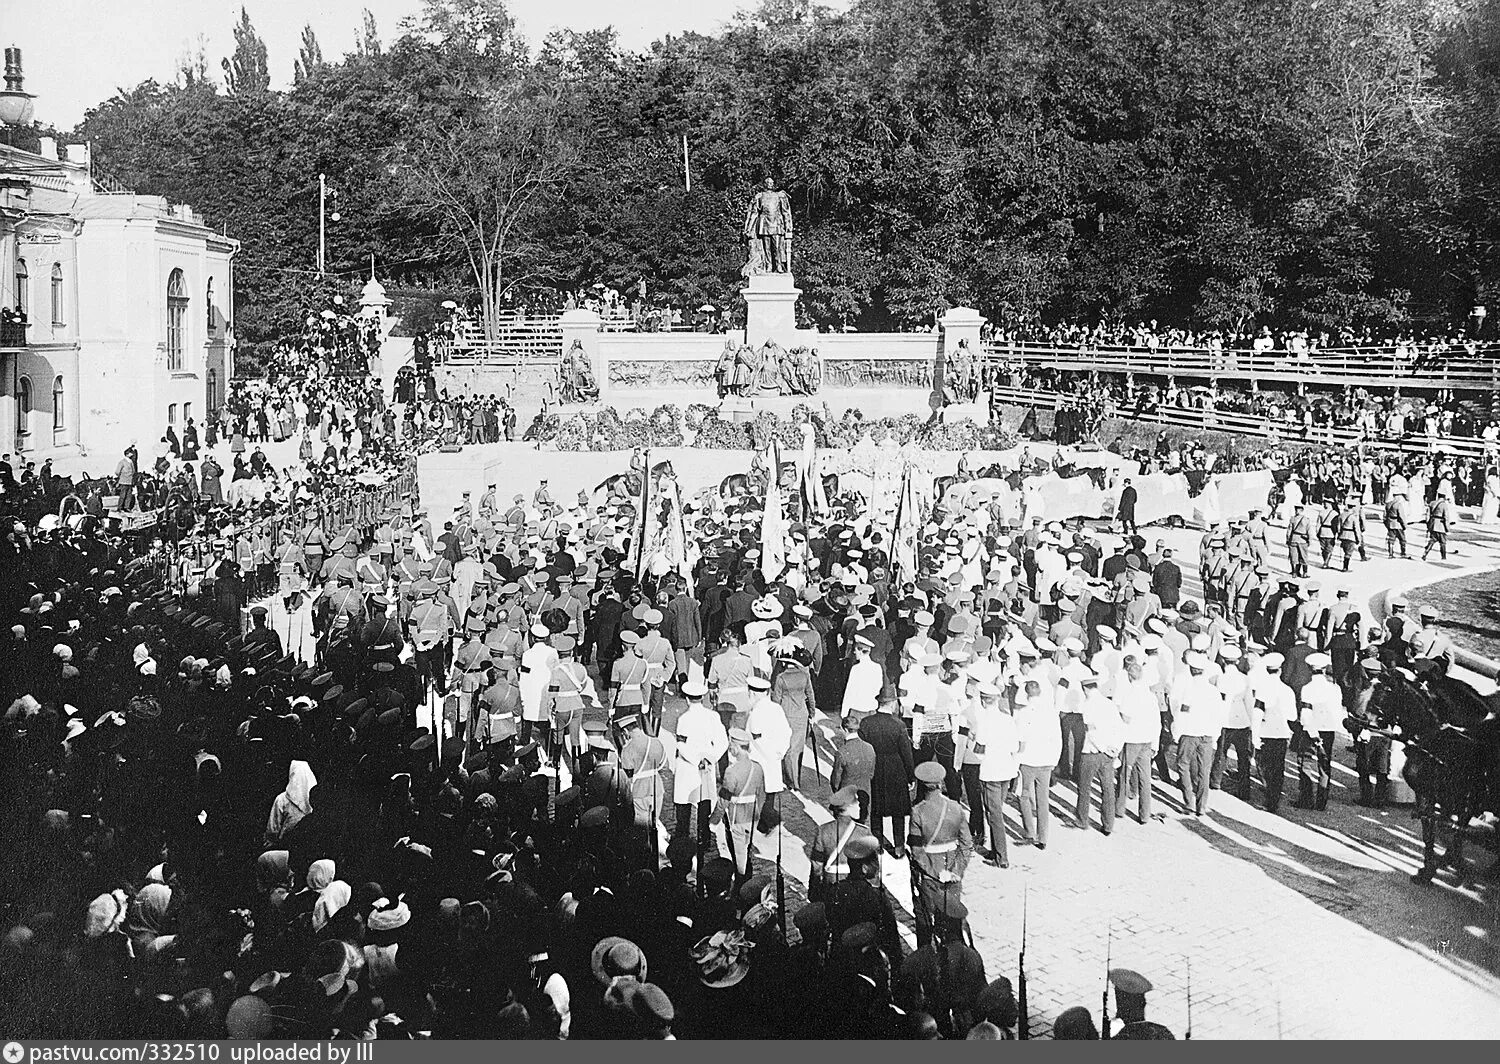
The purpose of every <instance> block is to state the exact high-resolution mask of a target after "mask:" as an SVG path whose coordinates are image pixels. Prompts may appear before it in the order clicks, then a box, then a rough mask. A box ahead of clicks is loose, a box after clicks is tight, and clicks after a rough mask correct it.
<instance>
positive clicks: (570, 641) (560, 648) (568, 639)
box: [552, 635, 578, 655]
mask: <svg viewBox="0 0 1500 1064" xmlns="http://www.w3.org/2000/svg"><path fill="white" fill-rule="evenodd" d="M576 646H578V640H576V639H574V638H573V637H572V636H570V635H560V636H558V637H557V638H556V639H554V640H552V649H553V650H555V651H557V653H558V654H559V655H562V654H571V653H573V649H574V648H575V647H576Z"/></svg>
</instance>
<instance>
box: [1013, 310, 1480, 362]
mask: <svg viewBox="0 0 1500 1064" xmlns="http://www.w3.org/2000/svg"><path fill="white" fill-rule="evenodd" d="M1472 324H1473V323H1472V322H1471V323H1469V325H1466V326H1462V327H1461V326H1450V327H1448V328H1446V329H1419V328H1416V327H1414V326H1410V325H1408V326H1404V327H1396V326H1388V327H1384V328H1377V327H1375V326H1373V325H1366V326H1364V327H1363V328H1355V327H1354V326H1352V325H1346V326H1344V327H1342V328H1340V329H1338V330H1336V331H1329V330H1326V329H1325V330H1317V331H1314V330H1309V329H1306V328H1280V329H1276V330H1273V329H1272V328H1271V326H1269V325H1261V326H1259V327H1257V326H1255V325H1254V324H1247V325H1246V326H1244V327H1243V328H1241V329H1214V328H1191V327H1184V326H1176V325H1168V324H1163V323H1162V322H1159V321H1157V320H1156V319H1155V318H1153V319H1151V320H1150V321H1137V322H1136V323H1135V324H1134V325H1132V324H1129V323H1128V322H1126V321H1125V320H1124V319H1117V320H1115V321H1108V322H1106V321H1097V322H1094V323H1092V324H1090V323H1087V322H1077V321H1061V322H1057V323H1054V324H1050V325H1049V324H1046V323H1044V322H1042V321H1041V320H1040V319H1031V320H1026V321H1002V322H997V323H994V324H991V325H989V326H987V327H986V335H985V339H986V340H987V341H989V342H993V343H996V344H1001V345H1004V344H1008V343H1016V344H1022V343H1030V344H1048V345H1051V346H1054V347H1076V348H1079V349H1081V350H1092V349H1096V348H1133V349H1136V350H1138V351H1140V352H1142V353H1144V354H1148V355H1152V354H1156V353H1158V352H1161V353H1167V352H1172V351H1207V352H1209V353H1210V354H1223V353H1232V352H1252V353H1254V354H1258V355H1268V354H1279V355H1283V356H1285V357H1286V358H1287V359H1288V360H1290V361H1292V362H1311V361H1316V359H1317V358H1318V355H1319V352H1326V351H1340V352H1354V353H1374V352H1380V353H1383V354H1384V353H1389V354H1390V355H1391V356H1392V357H1393V358H1394V359H1395V360H1396V361H1397V362H1398V363H1399V364H1401V365H1410V366H1415V365H1420V364H1426V363H1437V362H1441V361H1442V360H1443V359H1445V358H1449V357H1455V356H1462V357H1468V358H1472V357H1474V356H1475V355H1477V354H1478V353H1479V352H1480V351H1481V350H1482V349H1487V348H1488V347H1490V346H1492V345H1493V344H1494V338H1493V336H1489V337H1486V338H1481V337H1479V336H1476V335H1475V331H1474V329H1473V328H1471V327H1470V326H1471V325H1472Z"/></svg>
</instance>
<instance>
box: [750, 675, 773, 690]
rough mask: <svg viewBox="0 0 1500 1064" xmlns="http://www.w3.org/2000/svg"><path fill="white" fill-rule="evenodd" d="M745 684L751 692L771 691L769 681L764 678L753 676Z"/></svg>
mask: <svg viewBox="0 0 1500 1064" xmlns="http://www.w3.org/2000/svg"><path fill="white" fill-rule="evenodd" d="M745 682H746V684H747V685H748V686H749V687H750V689H751V690H752V691H769V690H770V689H771V681H770V680H768V679H766V678H765V677H764V676H760V675H754V676H751V677H750V679H749V680H747V681H745Z"/></svg>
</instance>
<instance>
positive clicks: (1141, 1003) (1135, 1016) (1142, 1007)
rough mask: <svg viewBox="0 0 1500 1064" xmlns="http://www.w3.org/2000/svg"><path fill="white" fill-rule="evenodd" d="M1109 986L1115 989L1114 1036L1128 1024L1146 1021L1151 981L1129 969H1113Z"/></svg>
mask: <svg viewBox="0 0 1500 1064" xmlns="http://www.w3.org/2000/svg"><path fill="white" fill-rule="evenodd" d="M1109 985H1110V986H1112V987H1114V988H1115V1015H1114V1018H1113V1019H1111V1020H1110V1034H1111V1035H1114V1034H1118V1033H1119V1031H1120V1029H1121V1028H1122V1027H1124V1026H1125V1025H1126V1024H1130V1023H1141V1022H1143V1021H1144V1020H1145V1019H1146V995H1147V994H1148V993H1150V992H1151V989H1152V987H1151V980H1149V979H1147V978H1146V977H1145V976H1144V975H1142V974H1140V973H1139V972H1133V971H1131V970H1130V969H1129V968H1111V969H1110V970H1109Z"/></svg>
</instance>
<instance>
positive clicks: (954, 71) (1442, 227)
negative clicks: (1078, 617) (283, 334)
mask: <svg viewBox="0 0 1500 1064" xmlns="http://www.w3.org/2000/svg"><path fill="white" fill-rule="evenodd" d="M354 29H355V30H356V32H355V40H356V42H357V44H356V48H355V50H354V51H353V52H352V53H351V54H349V55H346V56H345V57H344V58H343V59H342V60H339V61H328V60H324V59H323V57H322V56H321V54H317V53H315V52H313V51H312V49H311V48H310V47H308V46H305V47H304V60H306V59H307V57H309V56H311V55H316V59H317V61H316V62H306V61H303V62H299V64H298V68H299V77H298V80H297V82H296V84H295V85H294V86H293V87H292V88H291V89H290V90H288V91H286V92H272V91H264V88H263V84H262V80H261V79H262V78H263V71H264V69H265V68H264V62H265V59H264V45H263V44H261V43H260V41H259V38H258V37H257V36H256V35H255V31H254V29H253V27H252V26H250V24H249V19H248V16H247V17H245V18H244V19H243V20H242V23H241V25H240V26H238V27H236V31H235V37H236V41H237V44H238V47H237V48H236V56H235V59H234V60H233V62H231V63H230V64H229V66H230V67H231V68H232V69H233V70H234V72H235V74H234V85H233V86H232V91H230V92H226V93H220V92H219V91H217V90H216V88H215V86H214V85H213V84H212V82H211V81H209V80H208V79H206V78H203V77H184V78H180V79H179V83H178V84H175V85H159V84H156V83H154V82H147V83H145V84H142V85H140V86H137V87H136V88H135V89H132V90H130V91H128V92H122V93H121V94H119V95H117V96H116V97H114V98H112V99H110V100H108V101H105V102H104V103H102V104H101V105H100V106H98V107H97V108H95V109H94V110H92V111H91V112H89V114H88V116H87V117H86V118H85V120H84V122H83V124H82V126H81V128H80V129H79V130H78V135H79V136H82V137H86V138H87V139H89V140H90V141H91V142H92V143H93V144H94V146H95V150H96V152H97V153H98V155H99V157H100V158H101V160H102V162H103V165H104V166H105V167H106V168H107V169H108V170H109V171H110V172H111V173H113V174H115V175H116V176H118V177H119V178H121V179H122V180H124V181H126V182H127V183H129V184H131V185H133V186H134V187H136V188H138V189H140V190H142V191H146V192H153V193H159V194H162V195H165V196H168V197H169V198H170V199H172V200H173V201H180V202H190V203H194V204H196V205H198V206H199V207H200V208H201V209H203V210H204V212H205V214H206V215H207V216H208V218H209V219H210V220H211V221H212V223H213V224H214V225H215V226H219V225H223V226H225V227H227V229H228V231H229V232H230V233H232V234H233V235H235V236H237V237H239V238H240V239H241V240H242V241H244V244H245V251H244V253H243V256H242V260H241V266H242V269H241V273H240V275H239V277H240V285H239V288H240V291H239V293H238V325H239V329H240V334H241V336H242V337H243V338H245V339H247V340H250V341H255V340H257V339H260V338H263V337H265V336H269V335H273V334H274V333H275V332H276V331H277V330H278V329H280V328H282V327H284V325H285V324H286V321H287V316H288V315H289V314H293V313H295V308H296V305H297V302H298V299H299V297H300V296H301V295H302V294H303V292H302V289H303V288H305V287H306V286H307V285H308V284H309V283H310V278H309V275H308V273H307V271H308V270H309V268H310V266H311V263H312V261H313V258H314V249H315V244H316V233H317V194H316V190H317V174H318V173H319V172H320V171H321V172H325V173H327V174H328V175H329V180H330V182H331V183H332V184H333V185H334V186H335V187H336V188H338V190H339V192H340V200H339V209H340V212H341V214H342V219H343V220H342V221H341V222H340V223H338V224H337V225H336V226H333V227H332V228H331V232H330V263H331V264H332V268H334V269H336V270H337V271H338V272H339V273H341V274H342V275H343V276H344V277H345V278H346V279H347V278H352V277H353V276H354V275H356V274H358V273H359V272H360V271H361V269H362V267H363V264H365V263H367V262H368V257H369V256H370V255H372V254H373V255H374V256H375V257H376V259H377V260H378V261H379V262H380V263H381V264H382V265H381V269H382V272H383V273H387V274H392V275H394V276H395V277H396V278H397V279H398V280H400V281H402V282H403V283H408V284H417V285H423V284H425V285H435V286H439V287H443V288H444V289H445V290H451V291H453V292H455V293H456V294H457V295H458V297H459V298H464V299H467V300H468V301H469V302H471V303H472V304H475V305H483V306H485V307H486V308H487V309H489V310H491V311H493V310H495V309H498V308H499V307H501V306H503V305H505V303H506V302H507V301H528V302H532V303H536V302H538V301H541V302H546V303H549V304H555V303H556V302H557V296H556V293H558V292H559V291H561V290H564V289H568V288H573V287H578V286H583V285H587V284H590V283H593V282H596V281H602V282H604V283H607V284H611V285H613V286H615V287H617V288H619V289H621V290H625V289H627V288H628V289H635V288H636V287H637V285H638V284H640V283H641V282H644V284H645V286H646V291H647V294H648V299H654V298H656V297H662V298H669V299H672V300H674V301H675V302H677V303H678V304H679V305H689V306H696V305H697V304H698V303H700V302H705V301H706V302H711V303H714V304H716V305H719V306H730V307H733V306H735V305H736V304H737V303H738V300H737V297H736V291H737V289H738V287H739V286H740V284H741V281H740V277H739V269H740V265H741V263H742V262H743V261H744V258H743V248H742V246H741V243H740V240H739V235H738V234H739V230H740V225H741V223H742V220H743V210H744V204H745V202H746V200H747V198H748V194H749V191H750V189H751V187H752V185H753V184H754V183H755V182H756V181H758V180H759V179H761V178H763V177H764V176H766V175H771V176H774V177H776V178H777V179H778V180H779V181H781V182H782V183H783V184H784V185H785V187H786V188H787V189H788V190H789V191H790V193H791V195H792V201H793V205H794V209H795V213H796V218H797V222H798V231H797V234H796V237H795V240H794V244H793V262H794V271H795V273H796V275H797V277H798V281H799V284H800V285H801V287H802V288H803V290H804V293H805V294H804V297H803V300H802V309H803V311H804V312H805V313H806V314H807V315H808V317H809V319H810V320H811V321H814V322H817V323H819V324H823V325H831V326H837V325H840V324H844V323H849V324H856V325H858V326H860V327H862V328H877V327H885V328H889V327H893V326H903V325H912V324H921V323H923V322H927V321H930V320H932V316H933V315H934V314H935V313H940V312H941V311H942V310H943V309H944V308H945V307H947V306H952V305H958V304H970V305H973V306H976V307H978V308H980V309H981V310H982V311H983V312H984V313H986V314H988V315H989V316H990V317H991V318H997V319H998V318H1005V317H1028V316H1042V317H1046V318H1050V317H1054V316H1071V315H1083V316H1090V317H1093V316H1099V315H1104V316H1109V317H1125V318H1128V319H1149V318H1157V319H1160V320H1163V321H1174V322H1175V321H1183V322H1192V323H1194V324H1205V325H1216V326H1223V327H1235V326H1237V327H1244V326H1246V325H1248V324H1252V323H1276V324H1287V325H1305V326H1307V327H1309V328H1315V329H1316V328H1328V327H1330V326H1334V325H1341V324H1344V323H1351V324H1355V325H1363V324H1372V325H1377V326H1385V325H1388V324H1393V323H1403V322H1405V321H1408V320H1409V321H1412V322H1414V323H1415V324H1417V325H1419V326H1432V325H1439V324H1444V323H1453V322H1458V321H1461V320H1462V319H1463V317H1464V316H1465V315H1466V314H1467V312H1468V309H1469V307H1470V306H1472V304H1473V302H1474V301H1475V300H1476V299H1482V298H1483V296H1484V295H1485V293H1486V292H1488V291H1489V288H1488V287H1487V286H1489V285H1493V283H1494V282H1495V280H1496V279H1497V275H1500V270H1497V264H1496V258H1495V250H1496V246H1497V240H1500V0H1468V2H1464V0H1219V2H1216V3H1212V4H1205V3H1203V2H1201V0H1007V2H1004V3H996V2H989V0H983V2H981V0H856V2H855V3H854V4H853V6H852V8H851V10H850V11H849V12H848V13H846V14H836V13H831V12H829V11H827V10H824V9H820V8H817V7H815V6H812V5H810V4H809V3H807V2H806V0H766V2H765V3H764V4H763V6H762V7H761V8H760V9H759V10H758V11H757V12H756V13H755V14H754V15H750V16H744V17H742V18H740V19H739V20H737V21H736V22H734V23H732V24H731V25H730V26H728V27H727V28H726V29H725V30H724V31H723V32H721V33H719V34H717V35H712V36H706V35H700V34H685V35H681V36H669V37H666V38H664V39H662V40H660V41H658V42H657V43H656V44H654V45H653V46H652V47H651V48H650V49H649V50H648V51H646V52H644V53H633V52H629V51H626V50H624V49H622V48H620V47H619V46H618V44H617V42H616V40H615V38H614V36H613V35H612V34H611V33H610V32H607V31H605V32H590V33H576V32H560V33H557V34H555V35H553V36H552V37H549V38H548V39H547V40H546V41H544V42H543V43H542V44H541V45H539V46H538V47H537V48H535V49H531V48H528V47H526V46H525V44H524V43H523V42H522V41H520V40H519V39H518V38H517V36H516V33H515V29H514V25H513V23H512V21H511V19H510V17H509V15H508V13H507V12H506V10H505V8H504V5H503V2H502V0H428V4H427V9H426V11H425V12H424V14H423V16H422V17H420V18H419V19H416V20H413V21H412V22H410V23H409V24H407V25H405V26H403V27H402V32H401V33H400V34H399V35H398V36H397V37H396V38H395V39H394V40H392V41H391V42H390V43H389V44H388V45H386V46H385V47H382V46H381V43H380V40H379V38H378V36H377V35H376V31H375V26H374V22H373V19H371V18H368V17H367V18H366V19H365V24H364V26H363V27H362V28H354ZM308 44H309V45H315V42H313V41H312V40H311V37H310V36H309V42H308ZM200 66H201V64H200ZM247 76H248V80H247ZM684 138H686V143H687V160H686V163H685V162H684V153H683V140H684ZM685 165H686V166H687V167H688V168H689V169H690V171H691V178H692V181H691V191H688V189H687V187H686V182H685V180H684V166H685ZM497 237H498V238H499V242H498V243H497V242H496V238H497Z"/></svg>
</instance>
